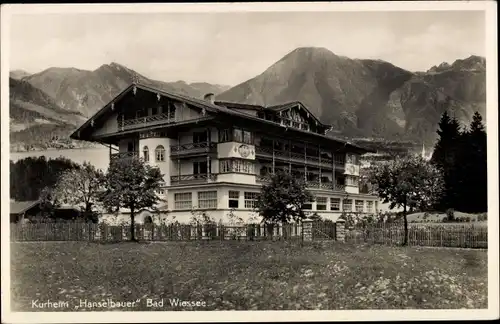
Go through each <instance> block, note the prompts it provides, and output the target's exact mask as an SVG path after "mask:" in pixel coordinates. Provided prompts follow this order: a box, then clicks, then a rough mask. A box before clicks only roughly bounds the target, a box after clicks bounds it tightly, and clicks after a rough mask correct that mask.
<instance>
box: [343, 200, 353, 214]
mask: <svg viewBox="0 0 500 324" xmlns="http://www.w3.org/2000/svg"><path fill="white" fill-rule="evenodd" d="M342 206H343V207H344V208H343V210H344V211H352V200H351V199H344V201H343V202H342Z"/></svg>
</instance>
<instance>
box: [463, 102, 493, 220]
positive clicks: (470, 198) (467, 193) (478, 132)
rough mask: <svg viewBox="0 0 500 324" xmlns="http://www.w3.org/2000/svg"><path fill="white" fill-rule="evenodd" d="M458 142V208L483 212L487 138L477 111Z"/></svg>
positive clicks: (486, 177) (484, 205) (484, 207)
mask: <svg viewBox="0 0 500 324" xmlns="http://www.w3.org/2000/svg"><path fill="white" fill-rule="evenodd" d="M460 143H461V145H462V148H461V150H460V153H461V154H460V157H459V159H458V162H457V164H458V165H457V168H458V172H457V174H456V175H455V176H456V177H457V178H459V179H460V194H459V199H458V208H459V209H460V210H461V211H464V212H485V211H487V207H488V192H487V189H488V175H487V154H486V149H487V138H486V130H485V128H484V125H483V121H482V117H481V115H480V114H479V113H478V112H476V113H475V114H474V116H473V117H472V122H471V124H470V128H469V130H468V131H466V132H464V134H463V135H462V140H461V141H460Z"/></svg>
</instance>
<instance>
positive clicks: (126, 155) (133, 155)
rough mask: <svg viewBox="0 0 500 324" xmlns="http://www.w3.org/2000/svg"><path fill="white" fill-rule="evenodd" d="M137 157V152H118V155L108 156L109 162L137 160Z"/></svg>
mask: <svg viewBox="0 0 500 324" xmlns="http://www.w3.org/2000/svg"><path fill="white" fill-rule="evenodd" d="M138 157H139V152H119V153H113V154H111V156H110V160H111V161H113V160H117V159H120V160H121V159H132V158H138Z"/></svg>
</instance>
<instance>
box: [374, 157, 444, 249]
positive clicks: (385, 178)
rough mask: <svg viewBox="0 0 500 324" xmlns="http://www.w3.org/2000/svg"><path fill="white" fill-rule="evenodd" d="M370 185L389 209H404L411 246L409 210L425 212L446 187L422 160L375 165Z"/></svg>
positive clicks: (434, 168)
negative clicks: (410, 208)
mask: <svg viewBox="0 0 500 324" xmlns="http://www.w3.org/2000/svg"><path fill="white" fill-rule="evenodd" d="M370 181H371V183H372V184H373V185H374V189H375V191H376V192H377V193H378V195H379V197H380V198H382V199H383V202H384V203H390V206H389V208H391V209H393V208H394V207H403V218H404V230H405V237H404V242H403V245H407V243H408V219H407V211H408V207H416V208H419V209H422V210H424V209H426V208H429V207H430V206H432V205H433V204H435V203H436V201H438V200H439V198H440V197H441V196H442V194H443V190H444V183H443V178H442V174H441V172H440V171H439V169H438V168H436V167H435V166H433V165H432V164H430V163H428V162H427V161H425V160H424V159H422V158H421V157H419V156H418V157H410V156H408V157H405V158H402V159H399V160H394V161H390V162H386V163H383V164H379V165H376V166H375V167H374V168H373V170H372V172H371V174H370Z"/></svg>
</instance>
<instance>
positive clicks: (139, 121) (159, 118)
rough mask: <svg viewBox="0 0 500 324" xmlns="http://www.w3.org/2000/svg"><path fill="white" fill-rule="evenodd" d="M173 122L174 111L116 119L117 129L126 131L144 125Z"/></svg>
mask: <svg viewBox="0 0 500 324" xmlns="http://www.w3.org/2000/svg"><path fill="white" fill-rule="evenodd" d="M169 123H175V112H170V113H169V114H167V113H163V114H156V115H152V116H145V117H139V118H134V119H124V120H120V119H119V120H118V131H126V130H131V129H136V128H141V127H144V126H157V125H163V124H169Z"/></svg>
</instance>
